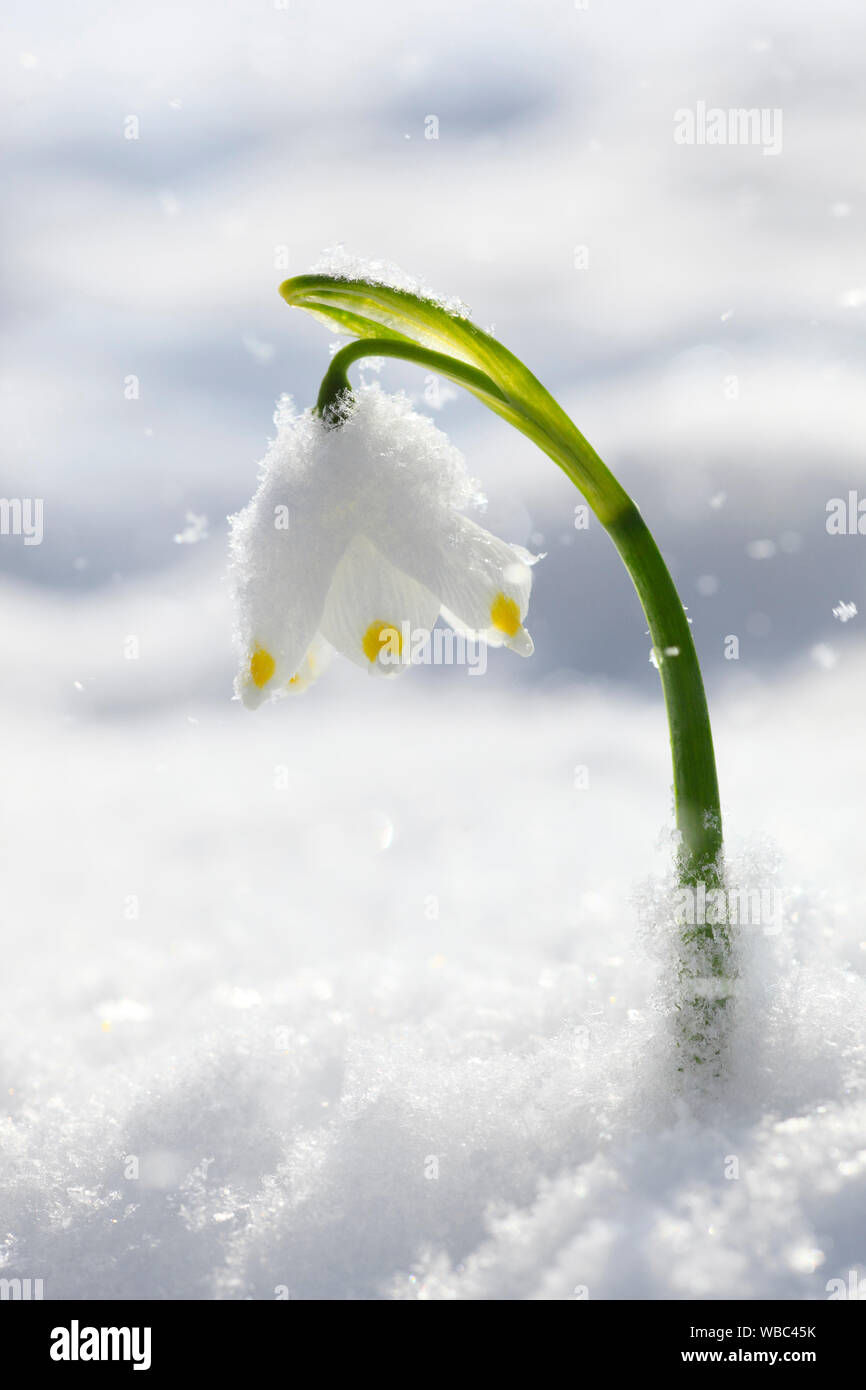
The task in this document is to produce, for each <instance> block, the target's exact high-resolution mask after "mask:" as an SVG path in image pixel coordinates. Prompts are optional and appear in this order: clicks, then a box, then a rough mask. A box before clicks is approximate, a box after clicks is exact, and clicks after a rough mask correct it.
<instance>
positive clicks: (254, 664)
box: [250, 647, 277, 690]
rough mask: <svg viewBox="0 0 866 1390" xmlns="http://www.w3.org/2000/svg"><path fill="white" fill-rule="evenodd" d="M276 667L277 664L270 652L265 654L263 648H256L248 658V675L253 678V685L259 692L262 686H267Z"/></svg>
mask: <svg viewBox="0 0 866 1390" xmlns="http://www.w3.org/2000/svg"><path fill="white" fill-rule="evenodd" d="M276 666H277V663H276V662H275V661H274V658H273V657H272V656H271V654H270V652H266V651H265V649H264V647H256V649H255V651H254V652H253V654H252V656H251V657H250V675H251V676H252V678H253V685H255V686H257V687H258V689H259V690H261V688H262V686H263V685H267V683H268V681H269V680H270V678H271V676H272V675H273V674H274V671H275V670H276Z"/></svg>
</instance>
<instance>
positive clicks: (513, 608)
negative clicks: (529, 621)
mask: <svg viewBox="0 0 866 1390" xmlns="http://www.w3.org/2000/svg"><path fill="white" fill-rule="evenodd" d="M490 621H491V623H492V624H493V626H494V627H495V628H498V629H499V631H500V632H504V633H505V636H506V637H513V636H514V635H515V633H517V632H519V631H520V609H519V608H518V607H517V604H516V603H515V602H514V599H513V598H506V597H505V594H497V595H496V598H495V599H494V600H493V602H492V604H491V605H490Z"/></svg>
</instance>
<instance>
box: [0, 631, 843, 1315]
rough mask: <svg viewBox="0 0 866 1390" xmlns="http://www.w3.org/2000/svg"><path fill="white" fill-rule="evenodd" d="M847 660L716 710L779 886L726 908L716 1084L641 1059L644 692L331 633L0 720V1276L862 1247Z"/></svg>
mask: <svg viewBox="0 0 866 1390" xmlns="http://www.w3.org/2000/svg"><path fill="white" fill-rule="evenodd" d="M843 671H845V672H846V674H845V678H844V680H843V679H842V673H843ZM864 674H866V663H864V660H863V658H860V659H859V661H856V662H854V661H851V662H849V663H848V666H847V668H842V667H839V668H837V669H836V670H835V671H834V672H833V673H832V674H828V673H824V672H820V673H819V672H814V673H813V674H811V675H809V674H806V675H805V676H803V677H801V679H800V680H799V682H798V683H795V684H792V683H789V684H787V685H781V686H779V687H778V688H776V689H773V690H771V691H767V692H764V693H761V694H759V695H755V696H753V697H752V698H751V699H750V700H749V701H748V702H747V706H746V707H738V705H737V703H736V702H735V701H733V700H729V701H727V702H725V703H723V704H721V705H720V706H718V707H717V708H716V711H715V712H716V719H717V733H718V740H719V750H720V758H721V766H722V775H723V787H724V791H725V798H726V804H727V807H728V811H729V840H730V844H731V852H732V854H733V856H734V858H735V859H737V858H738V859H739V864H738V867H737V869H736V875H735V876H737V877H738V878H739V881H741V882H744V883H751V884H755V883H769V882H771V881H772V882H776V883H778V884H780V885H781V887H782V889H783V894H784V903H785V922H784V926H783V929H782V930H781V931H779V932H773V933H767V932H763V931H754V930H752V929H749V930H747V931H745V932H744V933H743V935H742V939H741V942H740V956H741V958H740V981H739V990H738V995H737V1000H736V1012H735V1016H734V1017H735V1027H734V1031H733V1035H732V1046H731V1052H730V1057H729V1060H728V1064H727V1070H726V1074H725V1076H724V1078H723V1080H722V1081H721V1083H720V1084H719V1085H718V1087H717V1088H715V1089H713V1088H711V1090H710V1093H709V1094H706V1093H701V1092H697V1091H695V1090H693V1089H690V1087H689V1085H688V1084H687V1083H685V1082H684V1081H683V1078H681V1077H679V1078H678V1077H677V1074H676V1071H675V1067H674V1065H673V1061H672V1046H671V1044H672V1037H673V1036H674V1033H673V1026H672V1019H671V1014H670V1007H669V1002H670V1001H669V994H670V991H669V988H668V986H667V985H666V983H665V980H666V978H668V979H669V955H670V950H669V943H670V940H671V937H670V933H669V932H667V931H665V929H664V924H663V914H662V915H660V913H659V910H658V904H659V902H660V901H663V894H664V876H665V866H666V864H667V862H668V857H669V852H670V843H669V836H668V835H667V834H665V835H662V836H661V837H660V838H659V836H658V831H659V829H660V828H661V827H663V826H664V825H665V824H666V811H667V796H668V792H667V784H668V779H669V773H668V769H667V765H666V759H667V750H666V746H665V744H666V740H665V735H664V726H663V720H662V716H661V710H660V702H659V701H654V702H652V703H651V704H650V703H646V704H644V703H641V702H638V701H636V700H634V699H631V698H628V697H626V696H624V695H614V694H612V693H611V692H609V691H601V690H599V691H594V690H593V689H592V688H583V689H581V688H579V687H573V688H570V689H569V690H567V691H565V690H560V691H558V692H548V693H544V692H542V691H537V692H535V693H525V694H523V695H520V694H517V693H515V692H511V693H503V692H497V691H495V690H494V689H493V688H490V687H488V686H487V684H486V683H485V682H470V683H466V684H461V683H460V681H461V678H460V677H459V676H458V675H457V674H455V673H451V674H450V677H449V683H448V685H447V688H446V687H445V686H444V685H442V684H441V683H440V684H439V685H438V687H437V688H436V689H435V690H434V689H433V687H432V686H430V685H429V684H427V683H426V682H425V673H424V672H420V673H415V675H414V676H413V678H412V679H413V682H414V684H412V683H410V682H400V683H398V684H397V685H394V686H391V685H382V684H381V683H375V684H374V683H372V682H369V681H367V680H366V679H365V678H364V677H363V676H362V675H361V674H360V673H359V672H356V671H355V670H354V669H353V668H350V667H346V669H345V672H344V676H345V679H344V681H343V684H342V686H341V688H340V689H339V691H334V692H333V693H332V694H330V695H328V696H326V697H325V698H320V696H319V690H318V688H317V690H316V691H314V692H313V693H312V694H311V695H310V696H309V697H308V698H307V699H305V700H304V701H302V702H300V703H295V702H293V703H292V704H291V705H288V706H286V705H277V706H273V707H271V708H269V709H268V710H266V711H263V712H260V713H259V714H258V715H256V716H254V717H253V716H250V715H249V714H248V713H246V712H245V711H243V710H241V709H239V708H238V707H237V706H232V705H229V704H222V705H221V704H208V705H197V706H195V707H194V710H195V722H194V723H190V722H188V720H187V718H186V717H181V716H180V710H179V709H178V707H176V706H174V705H173V706H171V707H170V708H169V709H168V711H166V712H164V713H160V712H159V710H158V708H157V709H155V710H154V709H150V710H148V711H146V712H143V713H138V714H137V713H136V712H135V711H134V709H130V710H128V711H127V712H126V713H125V714H123V715H122V716H119V717H117V718H116V719H115V720H114V721H110V720H106V719H105V718H104V717H94V715H93V713H91V714H88V713H80V714H79V715H77V716H76V715H70V714H65V715H61V714H60V713H59V712H58V713H57V714H55V713H53V712H51V711H50V710H45V711H43V712H42V713H41V714H38V713H35V714H31V716H30V717H29V719H28V718H27V717H26V716H23V715H19V718H18V721H17V724H16V733H15V738H14V740H9V743H8V747H7V750H6V755H5V757H6V767H7V776H8V778H9V780H10V783H12V784H13V785H16V786H17V787H18V788H19V792H18V796H17V804H16V811H15V816H14V817H10V818H9V823H8V825H7V827H6V832H5V839H6V843H7V847H8V866H7V873H6V881H7V888H6V893H5V904H4V906H5V914H6V920H7V939H8V943H9V944H8V947H7V957H8V961H7V963H8V965H9V966H10V968H9V969H7V970H6V971H5V972H4V980H3V985H2V1008H0V1030H2V1054H0V1055H2V1058H3V1062H2V1069H3V1076H2V1094H3V1099H4V1102H5V1104H4V1109H5V1112H6V1114H5V1122H4V1123H3V1124H2V1127H0V1143H2V1155H3V1160H2V1161H3V1171H4V1175H5V1176H4V1183H3V1189H4V1197H3V1209H2V1210H3V1218H2V1230H3V1232H4V1242H3V1246H2V1250H3V1266H2V1268H3V1273H4V1275H7V1276H9V1277H11V1276H14V1275H16V1274H17V1275H20V1276H22V1277H27V1276H30V1277H42V1278H44V1279H45V1288H46V1297H62V1296H69V1297H73V1296H74V1297H76V1298H89V1297H96V1298H106V1297H132V1296H141V1297H157V1298H162V1297H185V1298H189V1297H229V1298H238V1297H255V1298H273V1297H275V1296H285V1295H284V1294H279V1295H278V1294H277V1293H276V1292H275V1291H276V1290H278V1289H281V1288H283V1287H285V1288H287V1289H288V1291H289V1296H290V1297H292V1298H301V1299H303V1298H313V1297H329V1298H336V1299H345V1298H359V1297H367V1298H391V1297H394V1298H458V1299H473V1298H479V1299H490V1298H497V1299H498V1298H519V1299H533V1298H545V1299H547V1298H551V1299H570V1298H574V1297H581V1296H584V1295H583V1294H582V1293H581V1292H579V1291H580V1290H581V1289H586V1290H588V1296H589V1297H591V1298H613V1297H619V1298H634V1297H653V1298H659V1297H671V1298H685V1297H714V1298H715V1297H737V1298H766V1297H769V1296H781V1297H785V1298H796V1299H800V1298H822V1297H826V1293H825V1285H826V1283H827V1281H828V1280H830V1279H831V1278H834V1277H838V1278H842V1279H844V1280H845V1281H848V1279H849V1271H850V1270H852V1269H854V1270H860V1271H861V1272H862V1259H863V1255H862V1250H863V1246H862V1239H863V1212H864V1210H866V1202H864V1198H866V1102H864V1079H866V1078H864V1056H866V1054H864V1018H866V1010H864V1004H866V998H864V993H866V991H864V979H863V972H864V964H866V941H864V939H863V938H864V930H863V925H862V924H863V918H864V897H866V894H864V890H863V887H862V878H861V876H860V875H859V872H858V868H857V865H858V863H859V848H858V844H859V842H858V833H859V832H858V829H857V824H856V821H855V818H854V817H852V816H850V814H849V813H848V811H847V810H846V807H849V806H850V805H851V804H852V802H851V797H852V795H853V794H854V793H853V791H852V788H854V787H856V785H857V784H858V779H860V778H862V776H863V773H864V766H863V764H864V760H866V753H864V750H863V744H862V739H860V738H859V737H855V733H856V730H857V729H858V728H859V718H860V713H859V711H860V695H859V691H860V690H861V689H862V681H863V678H864ZM830 691H832V697H833V701H834V724H833V727H830V726H829V725H828V724H827V722H826V721H824V720H823V718H821V717H819V716H820V715H821V712H822V711H823V710H824V709H825V708H826V702H827V699H828V694H829V692H830ZM383 692H384V693H383ZM188 713H189V710H186V711H185V714H188ZM7 728H8V725H7ZM805 730H808V731H809V732H808V738H803V734H804V731H805ZM840 743H841V745H842V746H844V747H845V750H846V751H845V755H844V766H843V767H840V763H839V759H838V752H837V750H838V748H839V747H840ZM793 747H796V748H797V749H798V756H797V757H796V758H792V757H791V756H790V750H791V749H792V748H793ZM578 762H581V763H585V762H588V763H589V765H590V777H589V779H588V783H589V784H588V786H584V785H583V784H582V783H581V784H577V783H576V780H575V778H574V775H573V771H574V766H575V764H576V763H578ZM804 786H806V787H808V788H809V799H808V803H807V804H805V805H804V802H803V797H802V789H803V787H804ZM578 787H580V789H578ZM846 789H847V790H846ZM831 807H835V809H833V810H830V809H829V808H831ZM35 824H38V825H39V839H38V842H34V837H33V833H32V829H33V826H34V825H35ZM773 840H775V841H776V843H777V845H778V849H774V848H773V844H772V841H773ZM43 847H50V857H49V858H48V860H47V861H46V858H45V855H44V853H43ZM777 861H780V862H777ZM653 902H654V903H655V904H656V907H655V908H653V907H650V908H649V910H648V906H647V905H648V904H652V903H653ZM48 962H50V968H47V963H48ZM734 1172H735V1173H736V1174H737V1175H736V1176H731V1174H732V1173H734ZM129 1174H133V1175H132V1176H130V1175H129ZM576 1291H578V1292H576Z"/></svg>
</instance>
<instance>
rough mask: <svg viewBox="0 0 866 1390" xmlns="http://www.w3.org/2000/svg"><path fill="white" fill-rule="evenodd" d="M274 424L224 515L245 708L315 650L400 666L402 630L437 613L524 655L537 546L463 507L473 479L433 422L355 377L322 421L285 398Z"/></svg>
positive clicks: (279, 688)
mask: <svg viewBox="0 0 866 1390" xmlns="http://www.w3.org/2000/svg"><path fill="white" fill-rule="evenodd" d="M275 423H276V426H277V435H276V438H275V439H274V440H273V441H272V442H271V444H270V447H269V448H268V451H267V454H266V455H265V458H264V460H263V462H262V465H261V481H260V483H259V487H258V490H257V491H256V493H255V496H254V497H253V499H252V501H251V502H250V503H249V505H248V506H247V507H245V508H244V510H243V511H242V512H239V513H238V514H237V515H236V516H234V517H232V518H231V524H232V536H231V553H232V572H233V578H234V584H235V592H236V596H237V627H236V634H235V637H236V646H237V651H238V659H239V673H238V676H237V679H236V682H235V689H236V691H237V694H238V695H239V696H240V698H241V699H242V700H243V702H244V703H245V704H246V705H248V706H250V707H251V708H256V707H257V706H258V705H259V704H261V703H262V701H263V700H266V699H269V698H272V697H276V696H280V695H284V694H287V693H289V692H290V691H292V690H299V689H302V688H304V687H305V686H306V685H307V684H309V681H310V680H311V679H312V678H314V677H315V675H316V674H317V669H318V667H319V665H320V661H321V656H322V653H323V651H325V652H326V651H327V649H328V648H329V647H330V648H336V650H337V651H338V652H341V653H342V654H343V655H344V656H347V657H349V658H350V660H352V661H354V662H355V663H356V664H357V665H358V666H361V667H362V668H364V669H366V670H367V671H369V672H371V673H373V674H376V675H385V676H387V675H395V674H398V673H399V672H401V671H402V670H405V668H406V664H407V663H406V660H405V653H404V652H403V647H404V643H405V638H406V634H407V633H411V634H412V637H413V640H414V638H415V636H416V634H418V633H425V634H429V632H430V630H431V629H432V627H433V625H434V624H435V622H436V619H437V617H438V616H439V614H440V613H441V614H442V616H443V618H444V619H445V621H446V622H448V623H450V624H451V626H452V627H453V628H454V629H455V630H456V631H458V632H461V633H463V634H465V635H466V636H471V637H477V638H483V639H485V640H486V641H487V642H488V643H489V644H490V645H493V646H499V645H503V644H504V645H506V646H509V647H511V648H512V650H514V651H516V652H519V653H520V655H521V656H529V655H530V654H531V652H532V649H533V648H532V639H531V638H530V636H529V633H528V632H527V631H526V629H525V628H524V626H523V622H524V618H525V617H526V610H527V607H528V604H529V593H530V588H531V584H532V575H531V570H530V566H531V565H532V564H533V563H534V561H535V558H536V557H534V556H532V555H530V554H529V552H528V551H526V550H524V549H523V548H522V547H521V546H517V545H508V544H506V543H505V542H504V541H501V540H498V539H497V537H496V536H493V535H491V534H490V532H489V531H485V530H484V529H483V527H481V526H479V525H478V524H477V522H475V521H473V520H472V519H471V518H470V517H468V516H465V515H464V514H463V511H464V509H465V508H466V507H467V506H469V505H470V504H472V503H473V502H475V501H477V500H478V493H477V489H476V487H475V485H474V484H473V482H472V480H471V479H470V478H469V477H468V476H467V473H466V469H465V467H464V464H463V460H462V457H461V455H460V454H459V452H458V451H457V450H456V449H455V448H454V447H453V445H452V444H451V443H450V442H449V440H448V438H447V437H446V435H444V434H443V433H442V431H441V430H439V429H437V427H436V426H435V425H434V424H433V422H432V420H430V419H428V418H427V417H425V416H422V415H419V414H417V413H416V412H415V411H414V410H413V409H412V406H411V404H410V402H409V400H408V399H407V398H406V397H405V396H402V395H400V396H391V395H387V394H386V393H385V392H384V391H382V390H381V389H380V388H379V387H378V386H376V385H367V386H362V387H361V388H359V389H358V390H357V391H356V392H354V393H353V394H352V395H348V394H347V395H346V396H345V398H344V399H342V400H341V401H340V402H339V403H338V408H337V413H336V416H334V415H332V416H331V417H330V418H329V419H328V421H327V422H325V421H323V420H322V419H321V418H320V417H319V416H318V415H317V414H316V413H315V412H313V411H311V410H308V411H305V412H304V413H303V414H300V415H299V414H297V413H295V411H294V409H293V407H292V403H291V401H290V400H289V399H288V398H284V399H283V400H282V401H281V402H280V405H279V408H278V411H277V414H276V416H275ZM401 657H402V658H403V659H401Z"/></svg>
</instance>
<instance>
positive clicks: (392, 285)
mask: <svg viewBox="0 0 866 1390" xmlns="http://www.w3.org/2000/svg"><path fill="white" fill-rule="evenodd" d="M310 274H311V275H335V276H336V277H337V278H338V279H340V280H366V281H367V282H368V284H372V285H385V286H387V288H388V289H392V290H406V291H407V292H408V293H409V294H416V295H418V296H419V298H421V299H427V300H429V301H430V302H431V303H433V304H438V305H439V307H440V308H442V309H446V310H447V311H448V313H449V314H455V315H456V316H457V317H458V318H469V317H470V316H471V315H470V311H469V309H468V308H467V306H466V305H465V304H464V303H463V302H462V300H460V299H457V298H456V297H455V296H446V295H441V294H437V293H436V291H435V290H432V289H431V288H430V286H429V285H428V284H426V283H425V281H424V280H423V279H421V278H420V277H419V276H416V275H409V274H407V272H406V271H404V270H401V269H400V267H399V266H397V265H394V264H393V262H392V261H385V260H378V259H377V260H368V259H366V258H365V257H363V256H356V255H353V254H352V253H351V252H349V251H347V250H346V248H345V247H344V246H342V245H338V246H329V247H327V248H326V250H325V251H324V252H323V253H322V255H321V256H320V257H319V259H318V260H317V261H316V263H315V265H313V266H312V267H311V269H310Z"/></svg>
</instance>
